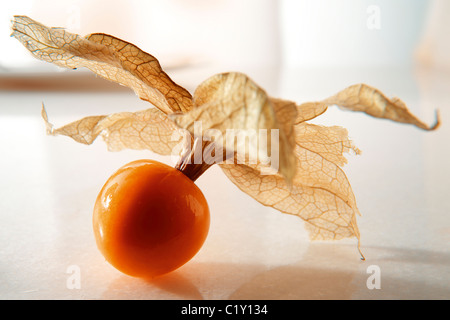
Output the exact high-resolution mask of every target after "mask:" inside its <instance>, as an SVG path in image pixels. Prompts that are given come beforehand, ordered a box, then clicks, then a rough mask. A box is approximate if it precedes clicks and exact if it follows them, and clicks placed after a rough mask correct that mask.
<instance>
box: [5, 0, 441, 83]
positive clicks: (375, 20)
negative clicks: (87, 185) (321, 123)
mask: <svg viewBox="0 0 450 320" xmlns="http://www.w3.org/2000/svg"><path fill="white" fill-rule="evenodd" d="M0 6H1V8H0V9H1V10H0V47H1V48H2V50H1V54H0V71H1V74H2V75H5V74H9V73H11V74H13V73H20V72H27V73H30V72H35V71H36V72H38V71H52V70H55V68H53V67H52V66H51V65H49V64H45V63H41V62H39V61H37V60H35V59H34V58H32V57H31V56H30V55H29V54H28V53H27V52H26V51H25V50H24V49H23V47H22V46H21V45H20V44H19V43H18V42H17V41H16V40H14V39H12V38H9V34H10V19H11V17H12V16H13V15H16V14H19V15H20V14H23V15H29V16H31V17H32V18H33V19H35V20H37V21H40V22H41V23H43V24H45V25H47V26H59V27H64V28H67V29H68V30H69V31H71V32H75V33H79V34H82V35H85V34H89V33H93V32H103V33H109V34H112V35H115V36H117V37H119V38H123V39H126V40H128V41H129V42H132V43H135V44H136V45H138V46H139V47H141V48H142V49H143V50H145V51H148V52H149V53H151V54H153V55H155V56H156V57H157V58H159V59H160V61H161V62H162V64H163V66H165V67H166V68H174V67H178V68H179V67H193V66H195V67H197V68H206V67H208V73H210V72H215V71H217V72H223V71H228V70H240V71H244V72H245V71H247V70H251V71H252V72H253V73H254V74H255V77H261V78H267V79H263V81H269V80H268V79H269V78H273V77H274V76H276V75H278V73H277V72H279V71H280V70H281V69H283V70H292V69H299V68H300V69H302V68H303V69H304V68H321V69H323V68H349V67H359V68H361V67H366V68H367V67H370V68H380V67H381V68H386V67H391V68H392V67H410V66H411V65H413V64H417V63H419V64H423V65H427V66H434V67H437V68H448V69H450V58H449V57H450V54H449V50H450V47H449V46H450V45H449V41H448V35H449V33H450V26H449V22H448V21H449V19H448V18H449V14H450V4H449V3H448V1H445V0H412V1H411V0H396V1H389V0H376V1H371V0H348V1H346V2H345V4H344V3H343V2H342V1H335V0H318V1H307V0H306V1H302V0H300V1H296V0H281V1H275V0H247V1H238V0H214V1H208V0H191V1H183V0H170V1H156V0H149V1H140V0H132V1H126V2H125V1H107V0H92V1H82V0H62V1H51V0H34V1H33V0H20V1H8V2H2V4H0ZM258 69H259V70H260V72H259V73H258V72H257V70H258ZM269 71H270V72H269ZM274 72H275V73H276V74H275V73H274ZM2 84H3V85H5V83H4V82H2Z"/></svg>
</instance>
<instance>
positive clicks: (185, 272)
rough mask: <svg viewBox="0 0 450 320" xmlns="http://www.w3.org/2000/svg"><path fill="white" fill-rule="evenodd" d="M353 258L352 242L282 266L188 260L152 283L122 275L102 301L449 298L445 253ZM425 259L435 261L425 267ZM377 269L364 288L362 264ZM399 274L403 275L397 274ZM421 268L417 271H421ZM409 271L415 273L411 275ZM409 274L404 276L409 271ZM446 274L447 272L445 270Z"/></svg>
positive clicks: (390, 252)
mask: <svg viewBox="0 0 450 320" xmlns="http://www.w3.org/2000/svg"><path fill="white" fill-rule="evenodd" d="M365 249H366V257H367V258H368V259H367V260H366V261H361V260H359V257H358V256H357V254H356V253H355V249H354V246H347V245H339V244H333V243H331V244H330V243H325V244H311V245H310V247H309V248H308V251H307V253H306V254H305V255H304V256H303V257H302V259H301V260H299V261H298V262H296V263H294V264H290V265H285V266H274V267H269V266H267V265H264V264H263V263H261V264H243V263H226V262H220V263H219V262H217V263H216V262H197V261H192V262H191V263H188V264H186V265H185V266H183V267H182V268H180V269H179V270H177V271H175V272H173V273H171V274H168V275H166V276H163V277H160V278H157V279H155V280H152V281H144V280H141V279H135V278H130V277H127V276H122V277H120V278H118V279H117V280H116V281H115V282H114V283H113V284H112V285H111V286H110V288H109V289H108V291H107V292H106V293H105V295H104V298H105V299H124V298H125V299H127V298H130V299H180V300H181V299H205V300H207V299H218V300H226V299H236V300H244V299H246V300H267V299H269V300H358V299H377V300H383V299H397V300H409V299H422V300H425V299H449V298H450V286H449V284H448V278H447V276H446V275H445V274H442V277H443V278H442V281H435V280H436V278H434V277H435V276H434V274H435V273H436V274H439V271H444V273H445V271H446V269H447V268H446V265H447V263H448V261H449V260H448V256H446V255H444V256H442V255H435V254H434V253H430V252H427V251H421V250H407V249H397V248H368V247H366V248H365ZM420 256H422V257H423V259H424V260H427V259H428V258H431V260H432V261H434V262H440V263H441V264H439V265H437V266H436V265H431V266H430V265H425V268H424V267H423V266H424V264H423V260H420V259H419V257H420ZM372 264H375V265H379V266H380V268H381V289H369V288H368V287H367V280H368V278H369V276H370V274H369V273H368V272H367V267H368V266H370V265H372ZM403 270H404V272H406V273H403ZM422 271H423V272H426V273H424V274H421V272H422ZM414 273H415V275H414ZM410 274H411V275H413V276H409V275H410ZM447 274H448V272H447Z"/></svg>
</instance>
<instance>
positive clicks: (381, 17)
mask: <svg viewBox="0 0 450 320" xmlns="http://www.w3.org/2000/svg"><path fill="white" fill-rule="evenodd" d="M14 15H28V16H30V17H31V18H33V19H35V20H37V21H39V22H41V23H42V24H45V25H47V26H53V27H64V28H66V29H67V30H69V31H71V32H74V33H79V34H82V35H85V34H89V33H95V32H101V33H109V34H111V35H114V36H117V37H119V38H122V39H124V40H127V41H129V42H132V43H134V44H135V45H137V46H138V47H140V48H141V49H143V50H145V51H147V52H149V53H151V54H152V55H154V56H155V57H157V58H158V59H159V60H160V62H161V64H162V66H163V68H164V69H165V71H166V72H167V73H168V74H169V75H170V77H171V78H172V79H173V80H175V82H177V83H178V84H180V85H182V86H184V87H186V88H187V89H188V90H190V91H191V92H193V91H194V90H195V88H196V86H197V85H198V84H199V83H200V82H201V81H203V80H205V79H207V78H208V77H210V76H212V75H213V74H215V73H219V72H226V71H240V72H244V73H247V74H248V75H249V76H250V77H252V78H253V80H255V82H256V83H258V84H259V85H261V86H262V87H263V88H264V89H266V91H267V92H268V93H269V94H270V95H272V96H276V97H280V98H285V99H291V100H293V101H296V102H298V103H301V102H305V101H317V100H321V99H324V98H327V97H328V96H331V95H333V94H335V93H336V92H337V91H340V90H342V89H344V88H345V87H346V86H349V85H352V84H355V83H362V82H363V83H367V84H369V85H371V86H373V87H376V88H378V89H380V90H381V91H382V92H383V93H385V94H386V95H387V96H398V97H400V98H401V99H402V100H403V101H405V103H406V104H407V105H408V108H409V109H410V110H411V111H412V112H413V113H414V114H415V115H417V116H418V117H420V118H421V119H423V120H424V121H425V122H427V123H432V122H434V121H435V111H436V110H437V109H439V111H440V116H441V120H442V125H441V127H440V128H439V130H437V131H434V132H423V131H421V130H418V129H416V128H414V127H412V126H406V125H400V124H394V123H392V122H390V121H382V120H376V119H373V118H370V117H368V116H364V115H361V114H356V113H351V112H343V111H341V110H339V109H337V108H330V109H329V110H328V111H327V112H326V113H325V114H324V115H322V116H320V117H318V118H317V122H320V123H321V124H325V125H339V126H343V127H345V128H347V129H348V131H349V136H350V137H351V139H352V140H353V141H354V142H355V144H356V146H357V147H358V148H359V149H361V150H362V151H363V153H362V155H361V156H358V157H354V156H349V164H348V165H347V166H346V167H345V173H346V175H347V176H348V178H349V181H350V183H351V184H352V188H353V191H354V193H355V196H356V199H357V203H358V206H359V209H360V211H361V212H362V217H361V218H358V224H359V228H360V231H361V235H362V240H361V245H362V250H363V252H364V254H365V256H366V259H367V261H366V262H364V263H362V262H361V261H360V260H359V255H358V252H357V250H356V247H355V243H354V241H353V240H354V239H350V241H349V242H346V241H342V242H341V241H339V242H337V243H333V244H329V243H326V244H320V243H319V244H312V243H310V242H309V240H308V235H307V233H306V231H305V230H304V228H303V222H302V221H301V220H300V219H298V218H297V217H295V216H287V215H280V214H279V213H278V212H274V211H276V210H274V209H272V208H268V207H264V206H262V205H260V204H259V203H257V202H255V201H254V200H253V199H251V198H250V197H248V196H247V195H245V194H243V193H242V192H241V191H240V190H239V189H238V188H237V187H236V186H234V185H233V184H232V183H231V182H230V181H229V180H227V179H226V177H224V175H223V173H222V172H220V169H219V168H217V166H215V167H213V168H211V169H209V170H208V172H207V173H205V174H204V175H203V176H202V177H200V179H199V180H198V181H197V184H198V185H199V187H200V188H201V189H202V190H203V192H204V194H205V197H206V198H207V199H208V202H209V204H210V206H211V208H210V209H211V212H212V217H213V219H212V224H211V230H210V235H209V236H208V240H207V242H206V243H205V246H204V247H203V248H202V250H201V251H200V252H199V254H198V255H197V256H196V257H195V259H194V260H193V261H192V262H191V263H189V264H188V265H186V267H185V268H183V269H181V270H180V271H179V272H178V271H177V272H176V273H175V274H174V275H170V276H168V277H166V278H163V279H161V280H160V281H156V282H154V283H145V282H142V281H139V280H136V279H130V278H128V277H126V276H123V275H121V274H119V273H118V272H117V271H116V270H114V269H113V268H111V267H109V266H108V265H106V264H105V262H104V260H103V259H102V257H101V255H100V254H99V253H98V251H97V250H96V248H95V245H94V239H93V236H92V231H91V222H90V221H91V217H92V204H93V203H94V201H95V198H96V196H97V194H98V191H99V190H100V188H101V186H102V185H103V183H104V182H105V181H106V179H107V178H108V177H109V175H110V174H111V173H112V172H114V171H115V170H116V169H117V168H119V167H121V166H122V165H124V164H125V163H127V162H129V161H132V160H135V159H137V158H144V157H148V158H153V159H155V160H160V161H163V162H169V160H168V159H166V158H164V157H160V156H158V155H155V154H152V153H148V152H146V151H136V150H124V151H121V152H118V153H110V152H108V151H107V150H106V147H105V145H104V143H102V141H98V142H97V141H96V142H95V143H94V144H93V145H90V146H85V145H80V144H77V143H74V142H73V141H71V140H70V139H68V138H66V137H48V136H47V135H46V134H45V126H44V123H43V121H42V119H41V116H40V109H41V105H42V103H44V104H45V106H46V109H47V112H48V115H49V119H50V122H52V123H54V124H55V125H56V126H60V125H63V124H66V123H68V122H70V121H74V120H78V119H80V118H82V117H84V116H88V115H99V114H110V113H113V112H121V111H128V110H129V111H136V110H140V109H144V108H148V107H149V105H148V103H146V102H144V101H142V100H139V99H138V98H137V97H136V95H135V94H134V93H133V92H132V91H131V90H129V89H128V88H125V87H122V86H119V85H117V84H115V83H109V82H107V81H105V80H102V79H100V78H97V77H96V76H94V75H93V74H91V73H90V72H88V71H86V70H82V69H78V70H75V71H73V70H63V69H60V68H57V67H55V66H53V65H51V64H48V63H45V62H41V61H38V60H36V59H35V58H33V57H31V55H30V54H29V53H28V52H27V50H26V49H25V48H24V47H23V46H22V45H21V44H20V43H19V42H18V41H17V40H15V39H13V38H11V37H10V34H11V30H10V20H11V18H12V17H13V16H14ZM0 48H1V49H0V146H1V149H0V298H13V299H17V298H19V299H22V298H25V299H27V298H36V299H40V298H47V299H53V298H63V299H65V298H67V299H84V298H95V299H98V298H119V299H121V298H124V297H125V298H145V299H147V298H155V299H159V298H161V299H163V298H177V299H178V298H195V299H198V298H204V299H208V298H214V299H227V298H230V297H231V298H233V297H234V298H242V299H253V298H256V299H258V298H268V299H302V298H306V299H309V298H318V299H322V298H338V299H354V298H356V299H358V298H368V299H371V298H375V299H379V298H400V299H402V298H413V299H422V298H438V299H440V298H444V299H449V298H450V273H449V272H450V252H449V246H448V243H449V242H450V219H449V214H450V202H449V201H448V195H449V190H450V170H449V167H448V159H450V140H449V137H450V126H448V123H449V122H450V108H449V106H450V1H448V0H342V1H341V0H339V1H338V0H278V1H275V0H165V1H156V0H146V1H140V0H131V1H112V0H89V1H87V0H86V1H82V0H59V1H51V0H34V1H33V0H15V1H1V3H0ZM315 121H316V119H315ZM370 264H374V265H377V266H380V267H381V270H382V290H368V288H367V287H366V279H367V276H368V275H367V272H366V268H367V266H368V265H370ZM72 265H76V266H79V267H80V270H81V272H82V284H81V289H80V290H70V289H68V288H67V287H66V285H65V284H66V280H67V276H68V275H67V273H66V270H67V269H68V267H70V266H72Z"/></svg>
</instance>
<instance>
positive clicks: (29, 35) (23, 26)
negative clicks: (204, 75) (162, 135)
mask: <svg viewBox="0 0 450 320" xmlns="http://www.w3.org/2000/svg"><path fill="white" fill-rule="evenodd" d="M12 30H13V33H12V36H13V37H15V38H16V39H18V40H19V41H20V42H21V43H22V44H23V45H24V46H25V47H26V48H27V49H28V50H29V51H30V52H31V53H32V54H33V55H34V56H35V57H36V58H38V59H41V60H44V61H46V62H51V63H53V64H55V65H58V66H60V67H65V68H71V69H74V68H82V67H85V68H87V69H89V70H91V71H92V72H94V73H95V74H97V75H99V76H101V77H103V78H105V79H107V80H110V81H114V82H118V83H120V84H122V85H124V86H127V87H130V88H131V89H133V90H134V91H135V93H136V94H137V95H138V96H139V97H140V98H141V99H143V100H146V101H148V102H150V103H152V104H153V105H154V106H156V107H157V108H159V109H160V110H161V111H163V112H164V113H172V112H177V111H186V110H188V109H190V108H191V106H192V97H191V95H190V93H189V92H188V91H187V90H185V89H184V88H182V87H180V86H178V85H177V84H175V83H174V82H173V81H172V80H171V79H170V78H169V76H167V74H166V73H165V72H164V71H163V70H162V68H161V66H160V64H159V62H158V60H157V59H156V58H155V57H153V56H152V55H150V54H148V53H146V52H144V51H142V50H140V49H139V48H138V47H136V46H135V45H133V44H131V43H128V42H126V41H123V40H120V39H118V38H115V37H113V36H110V35H106V34H99V33H97V34H91V35H88V36H86V37H81V36H79V35H77V34H73V33H70V32H68V31H66V30H64V29H61V28H48V27H46V26H44V25H42V24H40V23H39V22H36V21H34V20H32V19H31V18H29V17H26V16H15V17H14V20H13V24H12Z"/></svg>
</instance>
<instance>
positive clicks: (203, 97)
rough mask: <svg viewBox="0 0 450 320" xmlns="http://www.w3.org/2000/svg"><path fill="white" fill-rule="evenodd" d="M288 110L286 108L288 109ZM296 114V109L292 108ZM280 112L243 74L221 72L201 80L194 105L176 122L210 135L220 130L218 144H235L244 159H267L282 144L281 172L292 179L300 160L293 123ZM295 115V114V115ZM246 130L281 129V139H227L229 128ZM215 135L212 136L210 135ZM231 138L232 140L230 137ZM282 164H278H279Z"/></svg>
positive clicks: (177, 117) (242, 159)
mask: <svg viewBox="0 0 450 320" xmlns="http://www.w3.org/2000/svg"><path fill="white" fill-rule="evenodd" d="M285 109H286V108H285ZM290 110H291V112H293V113H294V114H295V113H296V110H295V108H292V107H291V108H290ZM282 116H283V117H286V116H285V115H282V114H281V113H280V119H278V118H277V115H276V112H275V108H274V105H273V103H272V101H271V99H270V98H269V97H268V96H267V94H266V92H265V91H264V90H263V89H261V88H260V87H259V86H258V85H256V84H255V83H254V82H253V81H252V80H251V79H250V78H248V77H247V76H246V75H244V74H242V73H235V72H231V73H223V74H217V75H214V76H212V77H211V78H209V79H208V80H206V81H204V82H203V83H201V84H200V85H199V86H198V88H197V90H196V91H195V93H194V107H193V108H192V110H190V111H188V112H185V113H183V114H176V115H174V116H173V120H174V121H175V123H176V124H177V125H178V126H180V127H181V128H184V129H187V130H188V131H190V132H191V133H192V134H198V135H201V136H206V137H208V135H209V133H210V132H211V129H215V130H216V131H214V132H220V136H221V138H222V140H221V141H219V143H218V145H219V146H221V147H224V148H226V147H228V146H229V145H231V144H232V145H233V149H232V150H234V151H235V154H238V155H241V158H239V159H238V160H239V161H240V162H243V161H245V159H247V160H249V161H252V160H255V161H265V160H266V156H267V152H266V151H268V150H271V148H272V143H277V144H278V146H277V147H278V150H279V167H277V168H276V169H278V170H279V172H280V173H281V175H282V176H283V177H284V178H285V179H286V180H287V181H291V179H292V177H293V176H294V174H295V166H296V159H295V156H294V154H293V152H292V151H293V139H292V137H291V133H292V123H288V122H287V121H283V119H281V117H282ZM294 118H295V116H294ZM195 123H201V130H202V131H201V132H198V133H197V132H195ZM229 130H242V131H244V132H252V133H257V134H258V133H259V132H260V130H265V131H263V132H266V133H267V136H268V135H270V134H271V132H272V130H277V133H278V136H279V140H278V141H271V139H270V138H267V141H264V143H262V142H261V141H260V139H259V137H257V138H256V139H255V140H254V141H253V144H252V141H250V142H248V143H246V144H242V143H241V144H239V143H238V141H237V139H235V137H234V136H233V137H232V139H233V141H231V144H229V143H230V141H227V138H228V137H229V136H227V131H228V132H229ZM210 138H212V137H210ZM230 140H231V139H230ZM277 165H278V164H277Z"/></svg>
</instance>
